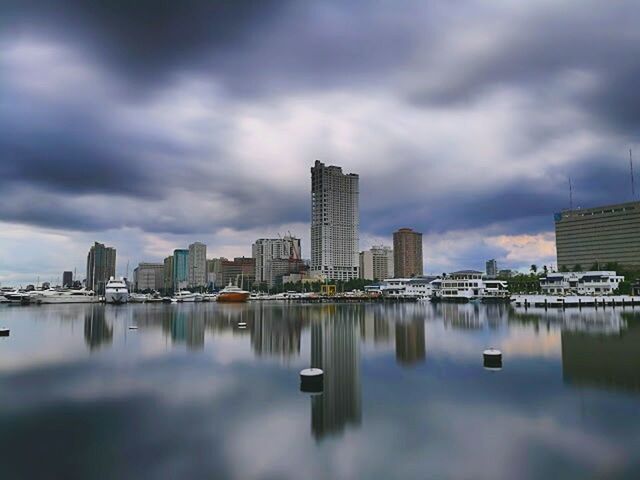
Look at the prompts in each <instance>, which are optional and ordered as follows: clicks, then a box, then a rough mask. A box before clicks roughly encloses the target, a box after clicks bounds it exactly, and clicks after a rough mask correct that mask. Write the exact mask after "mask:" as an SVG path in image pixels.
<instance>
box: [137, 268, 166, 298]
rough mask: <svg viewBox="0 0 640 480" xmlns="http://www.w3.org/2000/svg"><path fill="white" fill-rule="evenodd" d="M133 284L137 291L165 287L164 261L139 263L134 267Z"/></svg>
mask: <svg viewBox="0 0 640 480" xmlns="http://www.w3.org/2000/svg"><path fill="white" fill-rule="evenodd" d="M133 284H134V288H135V289H136V291H137V292H146V291H156V290H161V289H162V288H164V263H147V262H142V263H139V264H138V266H137V267H136V268H134V269H133Z"/></svg>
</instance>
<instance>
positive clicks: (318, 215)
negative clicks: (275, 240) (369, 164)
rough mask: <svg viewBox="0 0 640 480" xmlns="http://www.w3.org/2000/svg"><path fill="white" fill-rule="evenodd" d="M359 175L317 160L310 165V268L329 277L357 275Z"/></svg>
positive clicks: (349, 278)
mask: <svg viewBox="0 0 640 480" xmlns="http://www.w3.org/2000/svg"><path fill="white" fill-rule="evenodd" d="M358 181H359V180H358V175H356V174H354V173H349V174H344V173H342V168H340V167H337V166H333V165H331V166H328V167H327V166H325V164H324V163H321V162H319V161H317V160H316V162H315V165H314V166H313V167H311V270H312V272H313V273H314V274H319V275H324V276H325V277H326V278H328V279H331V280H352V279H354V278H358V276H359V273H358V270H359V258H358V231H359V225H360V215H359V208H358V197H359V186H358Z"/></svg>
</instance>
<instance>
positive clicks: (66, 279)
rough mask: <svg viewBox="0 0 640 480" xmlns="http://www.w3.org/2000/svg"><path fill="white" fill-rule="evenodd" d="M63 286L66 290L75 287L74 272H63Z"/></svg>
mask: <svg viewBox="0 0 640 480" xmlns="http://www.w3.org/2000/svg"><path fill="white" fill-rule="evenodd" d="M62 286H63V287H66V288H70V287H72V286H73V272H62Z"/></svg>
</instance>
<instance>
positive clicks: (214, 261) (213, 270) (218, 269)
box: [207, 257, 227, 288]
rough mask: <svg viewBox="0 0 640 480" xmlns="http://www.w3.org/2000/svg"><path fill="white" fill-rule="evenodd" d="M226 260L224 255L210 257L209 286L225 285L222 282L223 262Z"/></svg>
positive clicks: (208, 266) (208, 269)
mask: <svg viewBox="0 0 640 480" xmlns="http://www.w3.org/2000/svg"><path fill="white" fill-rule="evenodd" d="M226 260H227V259H226V258H224V257H220V258H210V259H208V260H207V286H208V287H209V288H220V287H224V286H225V285H224V283H223V282H222V262H223V261H226Z"/></svg>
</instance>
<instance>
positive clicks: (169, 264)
mask: <svg viewBox="0 0 640 480" xmlns="http://www.w3.org/2000/svg"><path fill="white" fill-rule="evenodd" d="M163 273H164V282H163V287H164V291H165V295H166V294H168V293H169V292H173V255H169V256H168V257H167V258H165V259H164V268H163Z"/></svg>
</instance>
